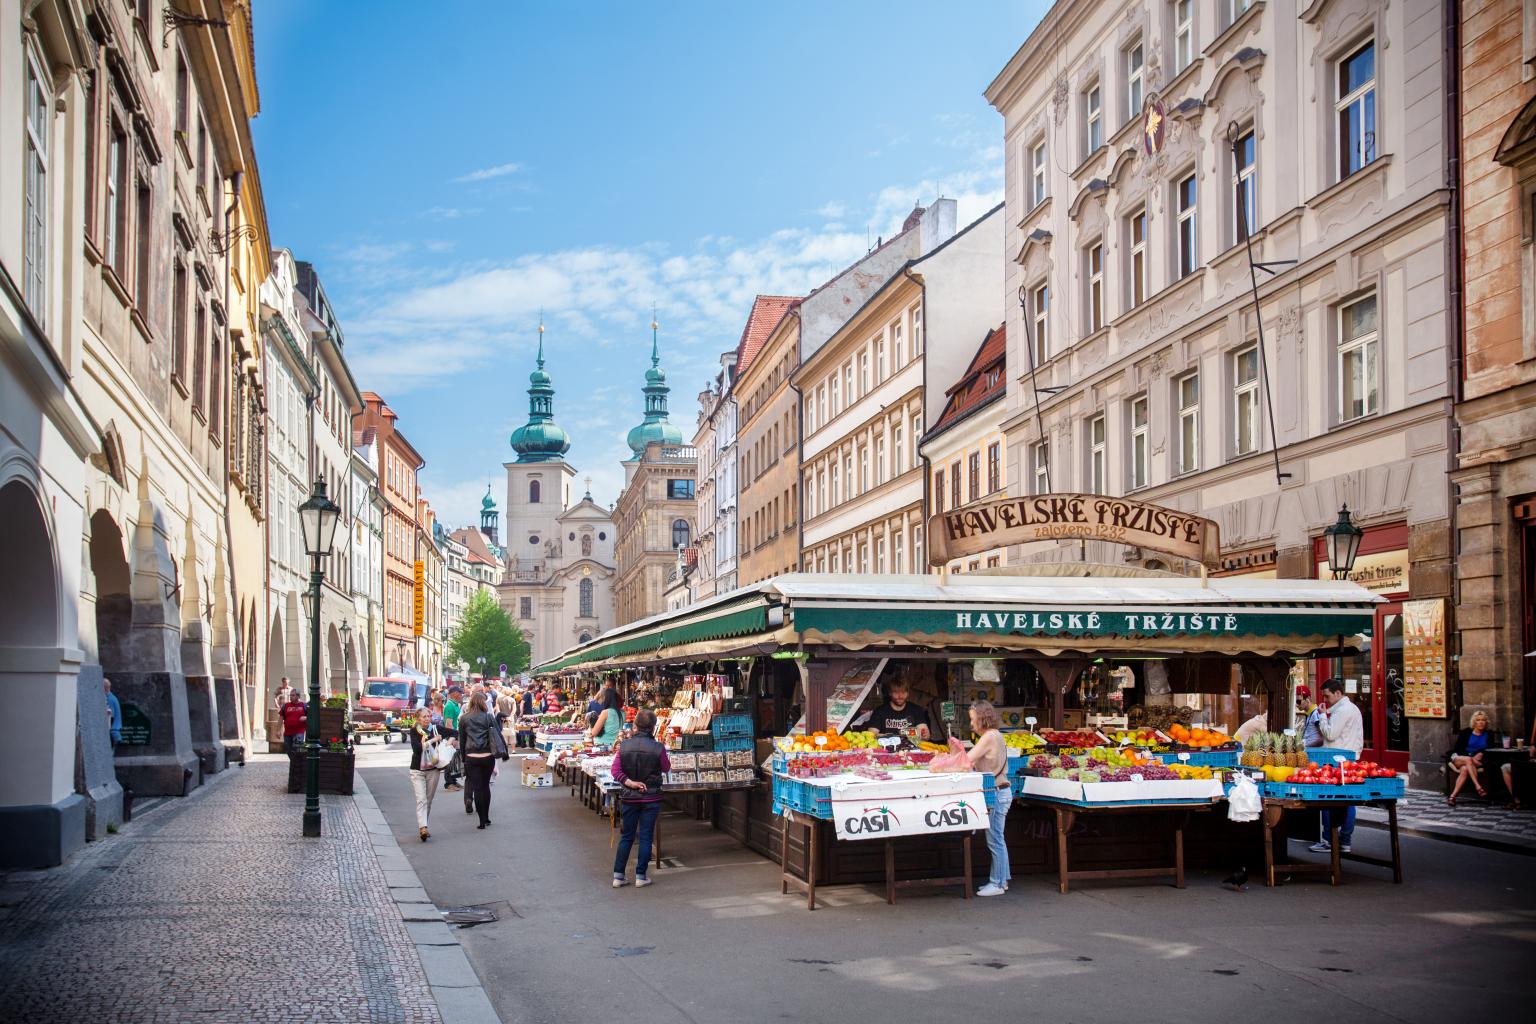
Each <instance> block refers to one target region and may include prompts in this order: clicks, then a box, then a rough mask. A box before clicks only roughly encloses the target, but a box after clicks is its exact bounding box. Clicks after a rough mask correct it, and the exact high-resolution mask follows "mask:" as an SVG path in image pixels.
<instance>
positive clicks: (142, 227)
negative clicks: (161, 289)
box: [133, 167, 155, 323]
mask: <svg viewBox="0 0 1536 1024" xmlns="http://www.w3.org/2000/svg"><path fill="white" fill-rule="evenodd" d="M134 201H135V203H136V204H137V209H136V211H135V213H136V221H135V225H134V231H135V236H136V237H135V238H134V242H135V246H134V249H135V252H134V256H133V264H134V266H133V304H134V306H135V307H137V309H138V311H139V315H140V316H142V317H143V318H144V320H145V322H146V323H148V321H149V319H150V304H149V296H150V276H149V275H150V269H151V266H152V264H153V260H152V258H151V257H152V254H153V253H154V246H153V244H152V243H153V241H154V225H155V221H154V194H153V193H152V192H151V191H150V188H149V174H148V171H147V169H145V168H143V167H141V168H139V174H138V181H137V187H136V188H135V189H134Z"/></svg>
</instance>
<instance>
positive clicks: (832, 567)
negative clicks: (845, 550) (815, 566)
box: [830, 548, 838, 572]
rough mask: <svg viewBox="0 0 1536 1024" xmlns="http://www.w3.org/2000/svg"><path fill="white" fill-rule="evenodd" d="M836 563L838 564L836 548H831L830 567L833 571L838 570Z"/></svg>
mask: <svg viewBox="0 0 1536 1024" xmlns="http://www.w3.org/2000/svg"><path fill="white" fill-rule="evenodd" d="M837 565H838V561H837V548H833V549H832V564H831V567H830V568H831V570H832V571H833V572H837V571H838V568H837Z"/></svg>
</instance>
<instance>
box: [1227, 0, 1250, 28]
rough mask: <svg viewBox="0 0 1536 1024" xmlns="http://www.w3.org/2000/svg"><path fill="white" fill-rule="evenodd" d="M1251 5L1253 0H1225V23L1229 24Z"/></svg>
mask: <svg viewBox="0 0 1536 1024" xmlns="http://www.w3.org/2000/svg"><path fill="white" fill-rule="evenodd" d="M1251 6H1253V0H1227V24H1228V25H1230V24H1232V23H1233V22H1234V21H1236V20H1237V19H1238V18H1241V17H1242V16H1243V13H1244V12H1245V11H1247V10H1248V8H1249V7H1251Z"/></svg>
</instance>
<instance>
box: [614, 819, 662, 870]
mask: <svg viewBox="0 0 1536 1024" xmlns="http://www.w3.org/2000/svg"><path fill="white" fill-rule="evenodd" d="M660 814H661V801H660V800H652V801H651V802H649V803H639V802H633V803H630V802H621V803H620V804H619V820H620V821H621V822H623V831H621V832H620V833H619V849H618V852H617V853H615V854H614V857H613V877H615V878H623V877H624V869H625V867H626V866H627V865H628V864H629V848H630V847H631V846H633V845H635V835H636V833H638V834H639V836H640V852H639V853H638V854H637V855H636V859H635V877H636V878H644V877H646V875H645V872H646V869H647V868H648V867H650V863H651V843H652V841H654V840H655V838H656V818H657V816H658V815H660Z"/></svg>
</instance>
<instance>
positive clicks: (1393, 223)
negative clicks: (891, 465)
mask: <svg viewBox="0 0 1536 1024" xmlns="http://www.w3.org/2000/svg"><path fill="white" fill-rule="evenodd" d="M1185 14H1188V17H1184V16H1183V15H1185ZM1176 15H1177V16H1176ZM1442 15H1443V11H1441V10H1439V9H1438V8H1436V7H1434V6H1433V5H1416V4H1408V5H1404V4H1393V3H1388V2H1376V0H1352V2H1333V3H1311V4H1304V3H1300V2H1296V0H1268V2H1265V3H1261V4H1252V5H1245V4H1194V5H1190V6H1188V7H1185V6H1179V5H1173V4H1147V3H1126V2H1121V3H1090V2H1085V0H1076V2H1074V0H1064V2H1062V3H1058V4H1057V5H1056V6H1055V7H1053V8H1052V9H1051V11H1050V12H1049V13H1048V14H1047V15H1046V17H1045V19H1044V20H1043V21H1042V23H1041V24H1040V26H1039V27H1038V28H1037V29H1036V30H1035V31H1034V32H1033V33H1032V34H1031V36H1030V37H1029V39H1028V40H1027V41H1026V42H1025V43H1024V45H1023V46H1022V47H1021V48H1020V49H1019V51H1018V52H1017V53H1016V54H1015V55H1014V57H1013V58H1012V59H1011V60H1010V61H1009V62H1008V64H1007V66H1006V67H1005V68H1004V69H1003V70H1002V72H1001V73H1000V74H999V75H998V76H997V78H996V80H995V81H994V82H993V83H992V84H991V85H990V86H989V88H988V89H987V97H988V100H989V102H991V103H992V105H993V106H994V107H996V108H997V110H998V111H999V112H1000V113H1001V114H1002V115H1003V118H1004V141H1005V161H1006V167H1005V169H1006V185H1005V192H1006V207H1007V209H1006V213H1007V224H1008V229H1007V230H1008V244H1007V250H1008V252H1009V254H1010V255H1011V256H1013V259H1011V260H1010V261H1009V263H1008V268H1007V269H1008V273H1007V279H1006V281H1005V284H1004V288H1003V294H1004V297H1005V301H1006V306H1007V339H1008V345H1009V347H1010V349H1011V351H1010V352H1009V355H1008V362H1009V365H1010V366H1011V367H1013V372H1014V373H1016V374H1019V376H1018V377H1016V378H1015V380H1014V381H1012V382H1011V383H1010V384H1009V391H1008V399H1007V401H1008V413H1009V416H1008V419H1007V420H1006V421H1005V423H1004V430H1005V432H1006V435H1007V439H1008V454H1007V467H1008V468H1007V476H1008V480H1009V487H1010V489H1013V488H1017V489H1018V491H1017V493H1020V494H1025V493H1033V492H1036V491H1040V490H1042V489H1049V490H1053V491H1058V492H1059V491H1074V490H1078V491H1091V492H1101V493H1107V494H1113V495H1118V494H1135V495H1136V496H1137V497H1139V498H1143V499H1145V500H1148V501H1152V502H1155V503H1159V504H1163V505H1169V506H1172V507H1176V508H1180V509H1184V510H1186V511H1191V512H1198V513H1199V514H1201V515H1204V516H1207V517H1209V518H1211V519H1213V520H1215V521H1216V522H1217V523H1218V524H1219V526H1220V528H1221V531H1222V536H1221V539H1222V545H1223V552H1224V557H1225V559H1226V561H1227V564H1228V566H1229V568H1230V569H1231V570H1233V571H1242V572H1255V573H1266V574H1269V573H1273V574H1277V575H1279V576H1281V577H1291V578H1296V577H1315V576H1318V575H1320V574H1325V573H1326V563H1325V561H1324V559H1323V558H1322V555H1321V536H1322V531H1323V529H1324V528H1325V527H1326V526H1328V525H1329V524H1331V523H1332V522H1333V521H1334V520H1335V519H1336V518H1337V516H1338V514H1339V510H1340V507H1341V506H1343V505H1347V506H1348V507H1349V509H1350V511H1351V513H1352V514H1353V515H1354V517H1355V521H1356V522H1357V523H1359V524H1360V525H1362V526H1363V527H1364V528H1365V531H1366V532H1365V537H1364V541H1363V544H1362V547H1361V552H1362V553H1361V556H1360V560H1359V562H1357V566H1356V573H1355V575H1356V577H1357V578H1360V579H1362V580H1364V581H1366V583H1367V585H1369V586H1372V587H1373V588H1375V589H1377V591H1378V592H1380V593H1382V594H1383V596H1386V597H1389V598H1391V599H1392V600H1393V603H1392V604H1390V605H1388V606H1387V607H1386V608H1384V609H1383V611H1382V614H1381V617H1380V618H1379V619H1378V626H1377V629H1376V630H1375V632H1374V635H1373V636H1371V637H1369V638H1368V639H1369V641H1370V646H1371V647H1372V648H1375V649H1376V653H1378V654H1381V655H1382V657H1383V658H1391V657H1394V656H1395V657H1398V658H1400V656H1401V650H1402V647H1401V643H1400V642H1399V638H1400V637H1401V635H1402V632H1401V631H1402V628H1403V615H1402V605H1401V603H1400V602H1401V601H1403V600H1409V599H1440V598H1446V597H1449V596H1450V593H1451V587H1450V582H1451V568H1450V556H1451V550H1452V548H1451V542H1452V537H1451V530H1450V525H1449V515H1450V496H1449V490H1448V485H1447V482H1446V480H1445V468H1446V465H1447V460H1448V459H1449V457H1450V439H1449V434H1450V419H1449V415H1448V413H1449V406H1450V402H1451V399H1452V387H1451V379H1450V368H1451V365H1452V363H1451V357H1452V352H1453V346H1452V344H1451V322H1450V319H1449V316H1448V310H1447V294H1448V290H1449V289H1448V277H1447V265H1448V253H1447V248H1446V244H1445V238H1446V235H1447V232H1448V231H1449V230H1450V227H1451V225H1450V223H1449V221H1448V219H1447V191H1446V188H1445V186H1446V181H1447V178H1446V176H1447V167H1448V157H1449V155H1450V154H1448V153H1447V152H1446V148H1445V139H1446V115H1447V112H1446V109H1445V107H1446V102H1447V100H1446V97H1447V96H1449V95H1450V94H1451V88H1450V87H1451V85H1452V84H1453V76H1454V74H1455V69H1454V68H1451V67H1447V66H1446V65H1445V63H1444V49H1445V44H1446V40H1445V38H1444V32H1443V29H1444V26H1443V21H1444V18H1443V16H1442ZM1389 42H1390V45H1388V43H1389ZM1250 241H1251V245H1252V258H1253V259H1254V260H1255V261H1257V262H1263V263H1265V264H1266V270H1267V272H1263V271H1251V270H1250V266H1249V257H1248V244H1247V243H1248V242H1250ZM1255 280H1257V292H1258V295H1257V304H1258V307H1259V308H1258V313H1257V316H1256V315H1255V296H1254V287H1255V284H1254V282H1255ZM1031 359H1033V363H1032V362H1031ZM1036 385H1038V387H1036ZM1271 400H1272V403H1273V408H1272V412H1271V406H1270V402H1271ZM1041 425H1043V432H1042V431H1041V429H1040V427H1041ZM1099 438H1102V439H1103V441H1102V442H1099V441H1098V440H1097V439H1099ZM1277 449H1278V463H1279V465H1278V466H1277V465H1276V454H1275V453H1276V450H1277ZM1037 466H1038V467H1039V469H1038V470H1037V469H1036V467H1037ZM1277 471H1278V473H1279V474H1288V475H1278V478H1277ZM1085 549H1086V550H1085ZM1085 554H1086V557H1087V558H1088V560H1089V561H1114V562H1119V561H1121V560H1122V559H1126V558H1129V559H1130V560H1131V561H1135V562H1139V563H1140V564H1142V565H1146V566H1153V567H1156V566H1162V567H1165V568H1175V569H1178V568H1181V567H1180V566H1178V565H1172V566H1169V565H1167V564H1166V563H1165V562H1163V561H1162V560H1155V559H1150V558H1140V557H1138V554H1137V552H1135V551H1134V550H1132V551H1130V554H1129V555H1127V553H1126V549H1124V548H1119V547H1116V546H1113V545H1108V544H1103V543H1096V542H1088V543H1086V544H1085V545H1080V544H1079V543H1077V542H1071V543H1061V544H1056V543H1044V544H1040V545H1029V546H1025V547H1024V548H1022V549H1021V550H1019V551H1017V552H1013V553H1012V555H1013V556H1014V557H1016V558H1019V559H1024V560H1040V559H1044V560H1077V559H1079V558H1082V557H1084V555H1085ZM1394 651H1395V652H1396V655H1394V654H1393V652H1394ZM1380 664H1381V659H1378V670H1377V671H1376V672H1375V673H1373V671H1372V664H1371V658H1370V652H1367V654H1365V655H1362V656H1361V657H1358V658H1353V659H1348V660H1347V661H1346V664H1345V666H1344V683H1345V689H1346V692H1347V693H1349V694H1351V695H1352V696H1353V698H1354V699H1355V700H1356V702H1357V703H1360V704H1361V705H1362V710H1363V714H1364V718H1365V721H1366V731H1367V754H1368V756H1372V757H1373V759H1376V760H1380V761H1385V762H1387V763H1393V764H1396V765H1397V766H1399V767H1405V766H1407V765H1408V763H1409V761H1410V759H1411V760H1412V762H1413V768H1414V777H1415V779H1416V780H1422V779H1425V778H1428V777H1430V775H1431V774H1433V773H1437V772H1438V770H1439V765H1440V761H1441V760H1442V756H1441V755H1442V754H1443V752H1444V750H1445V749H1446V746H1447V743H1448V732H1449V724H1450V723H1449V722H1448V721H1446V720H1445V719H1444V718H1438V717H1434V718H1431V717H1424V718H1417V717H1413V716H1412V715H1410V714H1408V713H1407V710H1406V709H1405V707H1404V706H1403V690H1402V689H1401V688H1400V687H1396V686H1389V685H1387V681H1388V680H1394V679H1401V678H1402V672H1401V665H1400V664H1398V665H1396V666H1392V665H1388V666H1387V668H1386V670H1385V673H1386V674H1385V675H1383V674H1382V671H1381V669H1380ZM1314 668H1315V671H1317V672H1318V673H1319V674H1322V673H1325V672H1327V671H1328V667H1327V666H1324V665H1322V664H1321V663H1319V664H1318V665H1316V666H1315V667H1314Z"/></svg>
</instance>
